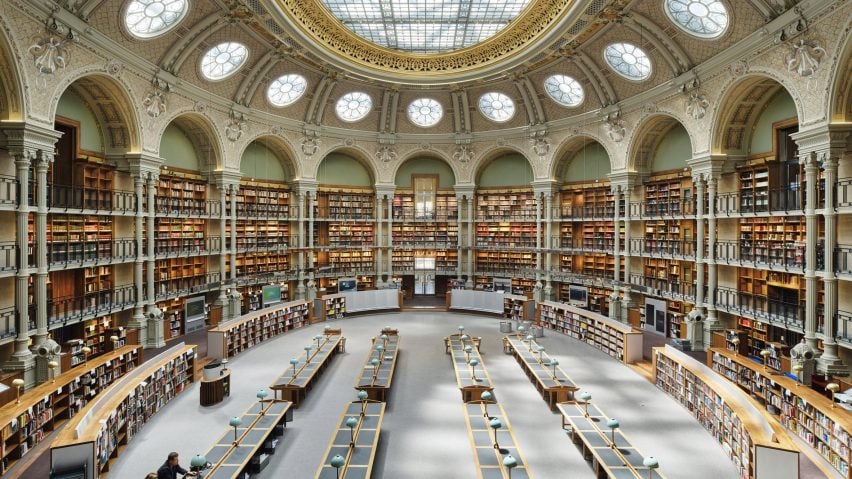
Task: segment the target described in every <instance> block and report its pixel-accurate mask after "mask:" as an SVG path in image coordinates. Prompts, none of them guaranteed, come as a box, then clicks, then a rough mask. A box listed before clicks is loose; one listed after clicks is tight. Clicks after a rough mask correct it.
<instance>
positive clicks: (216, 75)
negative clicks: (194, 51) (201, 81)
mask: <svg viewBox="0 0 852 479" xmlns="http://www.w3.org/2000/svg"><path fill="white" fill-rule="evenodd" d="M246 59H248V49H246V47H245V45H243V44H242V43H237V42H225V43H220V44H218V45H216V46H215V47H213V48H211V49H210V50H207V53H205V54H204V56H203V57H201V73H202V74H203V75H204V76H205V77H206V78H207V79H208V80H222V79H224V78H227V77H228V76H229V75H231V74H232V73H234V72H236V71H237V69H238V68H240V67H241V66H243V64H244V63H245V62H246Z"/></svg>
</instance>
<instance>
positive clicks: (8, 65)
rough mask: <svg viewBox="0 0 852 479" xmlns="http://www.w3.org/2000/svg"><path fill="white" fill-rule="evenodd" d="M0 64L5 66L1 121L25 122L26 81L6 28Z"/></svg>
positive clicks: (0, 36) (0, 74) (0, 33)
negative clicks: (24, 86)
mask: <svg viewBox="0 0 852 479" xmlns="http://www.w3.org/2000/svg"><path fill="white" fill-rule="evenodd" d="M0 21H2V20H0ZM0 64H3V65H4V68H0V120H10V121H23V120H24V118H26V108H27V102H25V101H24V93H23V92H24V88H23V85H24V81H23V78H22V77H21V73H20V71H19V70H18V68H17V66H18V62H17V61H15V55H14V54H13V52H12V42H11V41H10V39H9V38H8V37H7V36H6V29H5V28H0Z"/></svg>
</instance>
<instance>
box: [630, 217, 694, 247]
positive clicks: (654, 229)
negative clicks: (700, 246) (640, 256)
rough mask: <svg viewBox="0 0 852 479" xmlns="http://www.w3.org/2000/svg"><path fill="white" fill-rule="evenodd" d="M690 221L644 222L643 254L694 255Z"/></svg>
mask: <svg viewBox="0 0 852 479" xmlns="http://www.w3.org/2000/svg"><path fill="white" fill-rule="evenodd" d="M693 223H694V221H692V220H646V221H645V226H644V230H643V231H644V237H643V239H644V243H645V244H644V248H643V249H644V252H645V253H650V254H658V255H660V254H661V255H668V256H692V255H694V254H695V238H694V236H693V228H694V225H693Z"/></svg>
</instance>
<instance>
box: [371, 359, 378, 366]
mask: <svg viewBox="0 0 852 479" xmlns="http://www.w3.org/2000/svg"><path fill="white" fill-rule="evenodd" d="M370 364H372V365H373V366H377V365H378V364H379V360H378V359H376V358H373V359H371V360H370Z"/></svg>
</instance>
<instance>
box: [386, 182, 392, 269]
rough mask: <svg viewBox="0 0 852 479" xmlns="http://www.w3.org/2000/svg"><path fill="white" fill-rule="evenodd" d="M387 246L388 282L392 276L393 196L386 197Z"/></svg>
mask: <svg viewBox="0 0 852 479" xmlns="http://www.w3.org/2000/svg"><path fill="white" fill-rule="evenodd" d="M387 246H388V257H387V261H388V268H387V274H388V282H391V281H392V280H391V278H393V255H392V254H391V248H392V247H393V197H388V238H387Z"/></svg>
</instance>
